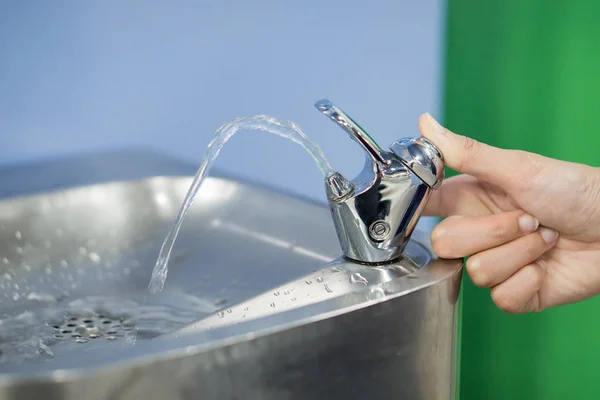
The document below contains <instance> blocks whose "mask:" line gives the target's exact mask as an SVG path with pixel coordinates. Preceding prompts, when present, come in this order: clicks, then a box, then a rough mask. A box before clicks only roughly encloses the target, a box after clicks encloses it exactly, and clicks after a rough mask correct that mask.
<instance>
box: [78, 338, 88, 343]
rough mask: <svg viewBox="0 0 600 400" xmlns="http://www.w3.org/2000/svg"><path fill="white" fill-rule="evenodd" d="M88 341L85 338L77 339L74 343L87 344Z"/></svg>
mask: <svg viewBox="0 0 600 400" xmlns="http://www.w3.org/2000/svg"><path fill="white" fill-rule="evenodd" d="M87 342H88V340H87V339H86V338H77V339H75V343H87Z"/></svg>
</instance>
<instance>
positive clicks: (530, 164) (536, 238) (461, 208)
mask: <svg viewBox="0 0 600 400" xmlns="http://www.w3.org/2000/svg"><path fill="white" fill-rule="evenodd" d="M419 130H420V131H421V134H422V135H423V136H424V137H426V138H427V139H429V140H430V141H431V142H432V143H434V144H435V145H436V146H437V147H438V148H439V149H440V150H441V151H442V153H443V155H444V160H445V163H446V165H447V166H448V167H450V168H452V169H454V170H456V171H458V172H462V173H463V175H459V176H456V177H452V178H449V179H446V180H445V181H444V182H443V184H442V186H441V187H440V188H439V189H438V190H436V191H434V193H433V195H432V197H431V199H430V200H429V203H428V205H427V207H426V209H425V215H434V216H440V217H443V218H445V219H444V220H443V221H442V222H441V223H440V224H438V225H437V226H436V227H435V228H434V230H433V232H432V234H431V241H432V245H433V249H434V251H435V252H436V253H437V254H438V255H439V256H440V257H442V258H460V257H467V256H469V257H470V258H469V259H468V260H467V264H466V270H467V273H468V274H469V276H470V278H471V280H472V281H473V283H475V284H476V285H477V286H480V287H484V288H491V296H492V300H493V301H494V303H495V304H496V305H497V306H498V307H499V308H500V309H502V310H504V311H506V312H508V313H512V314H518V313H526V312H531V311H541V310H543V309H546V308H548V307H553V306H558V305H562V304H568V303H574V302H577V301H581V300H584V299H587V298H590V297H592V296H594V295H596V294H598V293H600V169H599V168H594V167H590V166H586V165H582V164H575V163H570V162H564V161H559V160H554V159H551V158H546V157H543V156H540V155H537V154H533V153H528V152H524V151H517V150H503V149H498V148H495V147H492V146H488V145H485V144H483V143H479V142H477V141H475V140H473V139H470V138H467V137H464V136H459V135H456V134H454V133H452V132H450V131H448V130H447V129H445V128H443V127H442V126H440V125H439V124H438V123H437V122H436V121H435V120H434V119H433V118H432V117H431V116H430V115H429V114H424V115H423V116H421V118H420V119H419Z"/></svg>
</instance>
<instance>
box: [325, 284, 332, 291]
mask: <svg viewBox="0 0 600 400" xmlns="http://www.w3.org/2000/svg"><path fill="white" fill-rule="evenodd" d="M323 286H325V291H326V292H327V293H333V290H331V289H330V288H329V286H328V285H327V284H325V285H323Z"/></svg>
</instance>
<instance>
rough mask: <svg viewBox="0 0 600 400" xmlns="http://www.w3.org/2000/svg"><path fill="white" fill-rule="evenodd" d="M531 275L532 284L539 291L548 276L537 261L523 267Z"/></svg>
mask: <svg viewBox="0 0 600 400" xmlns="http://www.w3.org/2000/svg"><path fill="white" fill-rule="evenodd" d="M523 269H524V270H525V271H526V272H527V275H528V276H529V281H530V282H531V286H533V288H534V289H535V291H537V290H538V289H539V288H540V287H541V286H542V283H543V282H544V278H545V276H546V274H545V272H544V269H543V268H542V267H541V266H540V265H539V264H537V263H533V264H529V265H527V266H525V267H524V268H523Z"/></svg>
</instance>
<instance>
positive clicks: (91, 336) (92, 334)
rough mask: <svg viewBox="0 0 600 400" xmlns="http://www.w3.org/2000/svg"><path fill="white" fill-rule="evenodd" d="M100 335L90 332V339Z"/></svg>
mask: <svg viewBox="0 0 600 400" xmlns="http://www.w3.org/2000/svg"><path fill="white" fill-rule="evenodd" d="M99 336H100V335H98V334H97V333H90V338H91V339H97V338H98V337H99Z"/></svg>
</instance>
